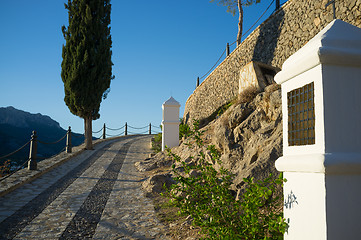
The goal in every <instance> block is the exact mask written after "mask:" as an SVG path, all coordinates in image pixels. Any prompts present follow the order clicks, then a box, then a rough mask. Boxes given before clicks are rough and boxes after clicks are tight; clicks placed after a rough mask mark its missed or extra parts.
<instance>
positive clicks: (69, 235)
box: [0, 136, 168, 239]
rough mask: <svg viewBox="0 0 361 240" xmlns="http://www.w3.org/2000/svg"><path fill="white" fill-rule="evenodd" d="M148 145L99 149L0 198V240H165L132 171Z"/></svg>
mask: <svg viewBox="0 0 361 240" xmlns="http://www.w3.org/2000/svg"><path fill="white" fill-rule="evenodd" d="M149 143H150V137H149V136H135V137H129V138H121V139H119V140H115V141H109V142H103V143H100V144H98V145H97V146H96V148H95V150H94V151H85V152H83V153H81V154H80V155H78V156H76V157H73V158H72V159H71V160H69V161H67V162H65V163H64V164H62V165H60V166H58V167H56V168H55V169H53V170H52V171H50V172H48V173H46V174H44V175H42V176H41V177H39V178H37V179H36V180H34V181H32V182H30V183H27V184H25V185H23V186H22V187H20V188H18V189H16V190H15V191H13V192H11V193H9V194H7V195H5V196H3V197H0V239H168V237H167V236H166V235H165V233H166V232H167V228H166V227H165V226H164V225H162V224H161V223H160V222H159V221H158V220H157V218H156V216H155V213H154V207H153V205H152V202H151V200H150V199H147V198H146V197H145V196H144V195H143V192H142V190H141V182H142V181H143V180H144V176H143V175H142V174H141V173H139V172H138V171H137V170H136V169H135V167H134V163H135V162H137V161H139V160H142V159H145V158H146V157H147V155H148V154H149V151H150V150H149Z"/></svg>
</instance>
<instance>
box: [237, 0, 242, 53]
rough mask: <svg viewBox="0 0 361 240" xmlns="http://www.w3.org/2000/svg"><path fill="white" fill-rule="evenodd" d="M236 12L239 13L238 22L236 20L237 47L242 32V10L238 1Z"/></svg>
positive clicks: (240, 2)
mask: <svg viewBox="0 0 361 240" xmlns="http://www.w3.org/2000/svg"><path fill="white" fill-rule="evenodd" d="M238 12H239V20H238V35H237V46H238V45H239V44H241V42H242V39H241V38H242V31H243V8H242V0H238Z"/></svg>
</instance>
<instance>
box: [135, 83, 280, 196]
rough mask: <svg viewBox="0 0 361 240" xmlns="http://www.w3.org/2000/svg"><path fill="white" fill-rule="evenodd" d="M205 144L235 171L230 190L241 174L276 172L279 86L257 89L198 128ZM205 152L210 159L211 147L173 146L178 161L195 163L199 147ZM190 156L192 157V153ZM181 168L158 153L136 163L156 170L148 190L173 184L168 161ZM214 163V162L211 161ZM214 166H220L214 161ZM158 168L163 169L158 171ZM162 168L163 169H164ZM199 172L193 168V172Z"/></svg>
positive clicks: (146, 185) (142, 168)
mask: <svg viewBox="0 0 361 240" xmlns="http://www.w3.org/2000/svg"><path fill="white" fill-rule="evenodd" d="M201 130H202V131H204V135H203V139H204V142H205V143H206V145H208V144H213V145H215V147H216V148H217V149H218V151H219V152H220V153H221V161H222V166H223V167H225V168H227V169H228V170H230V171H231V172H232V173H233V174H234V176H235V177H234V181H233V183H234V184H233V190H236V189H239V188H241V187H242V182H243V178H245V177H248V176H253V177H255V178H256V179H262V178H264V177H266V176H268V175H269V173H275V174H278V173H277V170H276V169H275V167H274V162H275V160H276V159H277V158H278V157H280V156H281V155H282V112H281V90H280V89H279V86H278V85H272V86H269V87H267V88H266V89H265V92H262V93H259V94H258V95H257V96H256V97H255V98H254V100H253V101H252V102H250V103H242V104H234V105H232V106H231V107H230V108H229V109H228V110H227V111H226V112H224V113H223V114H222V115H221V116H220V117H219V118H217V119H216V120H213V121H212V122H211V123H209V124H208V125H207V126H205V127H204V128H202V129H201ZM201 150H202V151H203V152H204V153H205V158H206V160H207V161H210V160H211V156H210V151H209V150H207V149H206V146H205V147H203V148H198V147H195V144H193V145H192V148H191V149H190V148H189V147H188V146H187V145H186V144H181V145H180V146H179V147H175V148H172V152H173V153H175V154H177V155H178V156H179V157H180V159H181V161H183V162H185V163H186V164H189V165H190V164H194V163H195V161H197V158H196V156H198V153H199V152H200V151H201ZM192 156H193V157H192ZM172 164H175V167H176V168H178V169H181V168H182V166H181V164H180V163H179V162H175V161H174V159H172V158H170V157H169V156H167V155H166V154H165V153H158V154H157V155H155V156H154V157H153V158H149V159H146V160H144V161H142V162H138V163H137V164H136V166H137V168H138V169H139V170H140V171H155V173H154V174H153V175H152V176H151V177H149V178H148V179H147V180H146V181H145V182H144V184H143V188H144V189H145V190H146V191H147V192H148V193H151V192H155V193H159V192H162V191H163V188H162V187H163V185H164V184H166V185H167V186H169V185H170V184H172V183H173V182H172V178H171V176H172V175H171V174H172V171H171V165H172ZM213 164H216V163H214V162H213ZM215 166H216V168H219V167H220V166H219V165H218V164H216V165H215ZM157 169H162V171H160V172H161V173H157ZM164 169H165V170H164ZM197 174H199V173H198V172H196V171H193V172H191V173H190V175H192V176H196V175H197Z"/></svg>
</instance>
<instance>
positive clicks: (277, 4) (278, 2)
mask: <svg viewBox="0 0 361 240" xmlns="http://www.w3.org/2000/svg"><path fill="white" fill-rule="evenodd" d="M280 7H281V4H280V0H276V10H278V9H279V8H280Z"/></svg>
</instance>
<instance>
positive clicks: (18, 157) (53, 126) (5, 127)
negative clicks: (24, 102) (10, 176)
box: [0, 107, 84, 165]
mask: <svg viewBox="0 0 361 240" xmlns="http://www.w3.org/2000/svg"><path fill="white" fill-rule="evenodd" d="M33 131H36V133H37V137H38V140H40V141H41V142H47V143H52V142H56V141H58V140H59V139H60V138H62V137H63V136H65V134H66V132H67V131H66V130H65V129H63V128H61V127H60V124H59V123H58V122H57V121H55V120H53V119H51V118H50V117H49V116H46V115H42V114H40V113H37V114H32V113H29V112H25V111H22V110H18V109H16V108H14V107H1V108H0V158H1V157H2V156H5V155H7V154H9V153H11V152H14V151H16V150H17V149H19V148H20V147H22V146H23V145H24V144H26V143H27V142H28V141H29V140H30V139H31V134H32V132H33ZM72 136H73V137H72V145H73V146H77V145H80V144H82V143H83V142H84V137H83V136H82V135H80V134H74V133H72ZM65 141H66V138H65V139H63V140H62V141H60V142H59V143H57V144H42V143H40V142H38V155H37V157H38V158H39V159H42V158H47V157H50V156H53V155H56V154H58V153H59V152H61V151H62V150H63V149H64V147H65ZM28 157H29V146H26V147H25V148H24V149H22V150H21V151H19V152H17V153H16V154H14V155H12V156H10V157H8V158H5V159H0V165H2V163H3V162H4V161H6V160H8V159H9V160H11V161H12V162H13V163H14V165H19V164H21V163H22V162H25V161H26V160H27V159H28Z"/></svg>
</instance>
